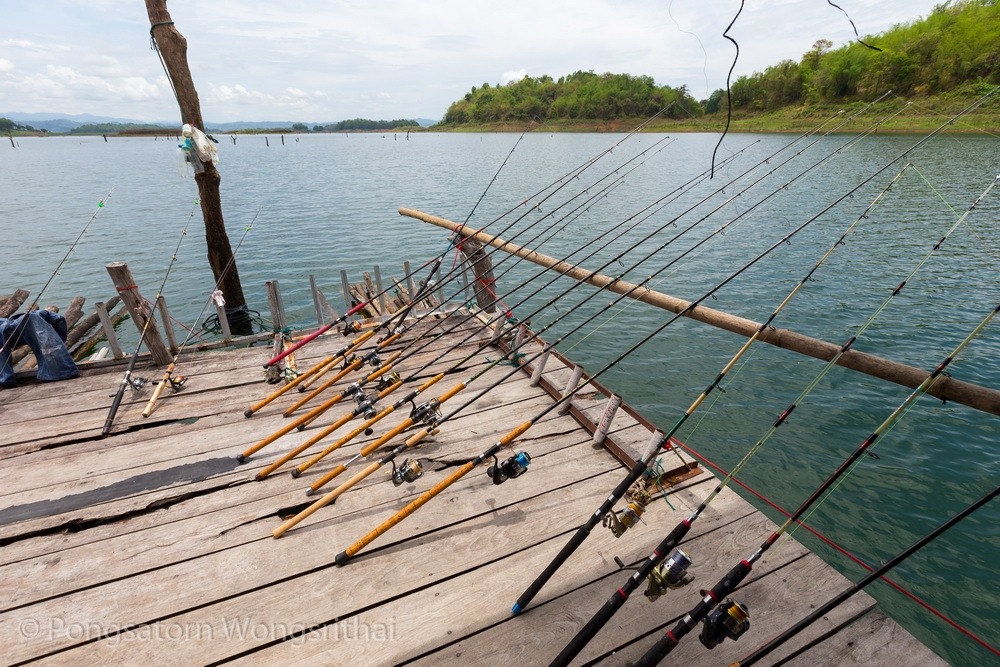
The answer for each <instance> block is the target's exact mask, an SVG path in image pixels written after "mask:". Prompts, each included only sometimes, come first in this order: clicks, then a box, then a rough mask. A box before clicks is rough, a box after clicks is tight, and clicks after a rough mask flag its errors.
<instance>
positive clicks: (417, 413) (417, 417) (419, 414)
mask: <svg viewBox="0 0 1000 667" xmlns="http://www.w3.org/2000/svg"><path fill="white" fill-rule="evenodd" d="M731 157H735V155H734V156H731ZM702 176H704V174H703V175H702ZM694 180H696V179H692V181H694ZM648 208H649V207H647V209H648ZM644 210H646V209H644ZM633 217H634V216H633ZM647 217H648V216H647ZM645 219H646V218H640V219H638V220H637V221H636V222H634V223H633V225H632V226H631V227H630V228H629V229H626V230H624V231H623V232H621V233H620V234H619V237H621V236H623V235H624V234H625V233H627V232H628V231H629V230H630V229H632V228H634V227H635V226H636V225H638V224H640V223H641V222H643V221H644V220H645ZM626 220H628V218H627V219H626ZM670 224H672V223H668V224H667V225H664V226H663V227H661V228H660V229H658V230H657V231H656V232H653V233H652V234H650V235H649V236H647V237H646V238H644V239H642V240H641V241H639V242H638V243H636V244H634V245H633V246H631V247H630V248H628V249H626V250H625V251H623V252H621V253H619V254H618V255H617V256H615V257H613V258H612V259H610V260H608V261H607V262H606V263H605V264H604V265H603V266H601V267H598V268H597V269H595V270H594V271H593V272H592V273H591V276H593V275H596V274H597V273H598V272H600V271H601V270H603V269H604V268H606V267H607V266H610V265H611V264H612V263H614V262H616V261H620V259H621V258H622V257H624V256H625V255H627V254H628V253H629V252H631V251H632V250H634V249H635V248H636V247H638V246H639V245H640V244H642V243H643V242H645V241H647V240H648V239H649V238H652V236H653V235H655V234H656V233H657V232H659V231H662V230H663V229H665V228H666V227H668V226H670ZM685 231H687V230H685ZM682 233H683V232H682ZM679 236H680V235H678V236H677V237H674V238H673V239H671V240H670V241H668V242H667V243H666V244H663V245H662V246H660V247H659V248H657V249H656V250H654V251H653V252H651V253H649V254H648V255H646V256H645V257H644V258H643V259H642V260H640V261H639V262H637V263H636V264H634V265H633V266H632V267H631V268H630V269H626V272H627V271H628V270H634V269H635V268H637V267H638V266H639V265H641V264H642V263H643V262H645V261H647V260H648V259H649V258H650V257H652V256H654V255H656V254H658V253H659V252H660V251H662V250H663V249H664V248H666V247H667V245H669V244H670V243H671V242H673V241H674V240H676V238H678V237H679ZM599 238H601V237H598V239H599ZM598 239H594V241H596V240H598ZM613 240H614V239H612V241H613ZM594 241H591V242H590V243H588V244H586V245H584V246H583V248H586V247H587V245H590V244H591V243H593V242H594ZM610 242H611V241H609V242H608V243H610ZM606 245H607V244H606ZM583 248H580V249H577V250H575V251H574V252H573V253H571V255H570V257H571V256H572V255H573V254H575V253H576V252H579V251H580V250H582V249H583ZM601 249H602V248H598V249H597V250H594V251H593V252H592V253H591V254H590V255H588V258H589V257H590V256H592V255H594V254H596V253H597V252H599V251H600V250H601ZM688 252H691V249H689V250H688V251H686V252H685V253H682V255H681V257H683V256H684V255H685V254H687V253H688ZM567 259H568V257H567ZM679 259H680V258H677V259H675V260H674V261H673V262H670V263H668V264H667V265H665V266H664V267H662V268H661V269H660V270H659V271H657V273H656V274H654V275H652V276H649V277H648V278H647V279H646V281H644V283H645V282H647V281H649V280H652V279H653V278H654V277H655V276H656V275H658V274H659V273H661V272H663V271H665V270H666V269H667V268H669V267H670V266H671V265H672V264H673V263H675V262H676V261H678V260H679ZM544 273H545V271H542V272H540V273H538V274H536V275H535V276H533V278H532V279H531V280H534V278H537V277H538V276H540V275H542V274H544ZM624 274H625V273H624V272H623V273H622V276H623V275H624ZM560 277H561V276H560V275H559V274H557V275H556V276H555V277H553V278H552V279H551V280H550V281H549V282H548V283H546V284H545V285H543V286H541V287H540V288H538V289H536V290H535V291H534V292H533V293H532V294H530V295H529V296H528V297H525V298H524V299H522V301H521V302H520V303H524V302H526V301H527V300H528V299H530V298H532V297H533V296H535V295H537V294H538V293H539V292H541V291H542V290H544V289H545V288H546V287H548V286H549V285H551V284H552V283H554V282H555V281H556V280H558V279H559V278H560ZM620 277H621V276H619V278H620ZM528 282H531V281H530V280H529V281H528ZM525 284H526V283H525ZM522 286H523V285H522ZM577 286H578V284H577V283H574V284H573V285H571V286H569V287H568V288H566V289H565V290H564V291H563V292H561V293H559V294H557V295H555V296H554V297H552V298H550V299H549V301H548V302H546V303H544V304H542V305H541V306H539V307H537V308H536V309H535V310H534V311H533V312H531V313H529V315H528V316H527V317H526V319H530V318H531V317H533V316H534V315H536V314H538V313H540V312H542V311H544V310H546V309H547V308H549V307H551V306H552V305H553V304H554V303H555V302H556V301H558V300H559V299H561V298H562V297H564V296H566V295H567V294H569V293H570V292H571V291H573V290H574V289H576V287H577ZM640 287H641V285H637V286H635V287H633V289H632V290H630V291H629V292H627V293H626V294H625V295H623V296H619V297H618V298H617V299H616V301H615V302H613V303H612V304H609V306H608V307H611V306H613V305H614V303H617V302H619V301H621V300H622V299H624V298H626V297H627V296H628V294H630V293H631V292H632V291H634V290H636V289H639V288H640ZM515 291H516V290H515ZM600 293H601V290H598V291H596V292H594V293H593V294H591V295H590V296H588V297H587V298H585V299H584V300H583V301H581V302H578V303H577V304H575V305H574V306H573V308H571V309H570V310H569V311H568V312H565V313H562V314H561V315H560V316H559V317H558V318H556V319H555V320H554V321H552V322H550V323H549V324H548V325H546V326H545V327H544V328H543V329H542V330H540V331H537V332H534V333H532V335H531V336H530V337H529V338H528V339H526V340H523V341H522V342H521V343H520V344H518V345H515V346H513V348H512V349H511V350H510V351H509V352H508V353H507V355H506V356H512V355H516V354H517V350H518V349H519V348H520V347H523V346H525V345H527V344H529V343H530V342H531V341H532V340H534V339H536V338H538V337H539V336H541V335H542V333H544V332H545V331H546V330H548V329H549V328H551V327H553V326H555V324H557V323H558V322H559V321H560V320H562V319H563V318H565V317H567V316H569V315H570V314H571V313H572V312H574V311H575V310H577V309H578V308H580V307H582V306H583V305H584V304H586V303H587V302H589V301H590V299H592V298H594V297H596V296H598V295H599V294H600ZM520 303H519V304H517V305H520ZM600 312H603V311H600ZM600 312H598V313H597V314H595V315H593V316H592V317H590V318H588V319H587V320H585V321H584V322H582V323H581V324H580V325H578V326H577V328H576V329H574V330H579V329H580V328H582V327H583V326H585V325H586V324H588V323H589V322H591V321H593V319H594V318H596V317H597V316H599V315H600ZM501 318H502V315H501ZM489 324H490V323H489V322H486V323H485V324H484V327H488V326H489ZM460 325H461V323H459V324H456V325H455V327H452V330H454V328H456V327H457V326H460ZM478 331H479V330H478V329H477V330H475V331H473V332H472V333H470V334H469V335H467V336H466V338H464V339H463V340H462V341H459V342H458V343H457V344H456V345H453V346H452V347H451V348H450V349H448V350H446V351H445V352H444V353H442V354H440V355H439V356H438V357H436V358H434V359H432V360H431V361H429V362H427V363H426V364H425V365H424V366H423V367H421V368H420V369H419V370H417V371H414V372H413V373H412V374H411V375H410V377H409V378H407V379H406V380H404V383H405V382H409V381H410V380H412V379H413V378H416V377H418V376H419V375H420V373H422V372H423V371H424V370H425V369H427V368H429V367H430V366H432V365H433V364H434V363H436V362H437V361H439V360H441V359H442V358H443V357H444V356H446V355H447V354H449V353H450V351H451V350H453V349H456V348H458V347H460V346H462V345H463V344H464V343H465V342H466V341H468V340H470V339H471V338H473V337H475V336H476V335H477V334H478ZM564 337H565V336H564ZM564 337H563V338H564ZM563 338H560V339H559V341H561V340H562V339H563ZM557 342H558V341H557ZM488 344H489V343H486V344H485V345H488ZM555 344H557V343H553V345H555ZM485 345H480V346H479V347H478V348H477V349H475V350H473V351H472V352H471V353H470V354H469V355H468V356H466V357H465V358H464V359H462V360H460V361H458V362H456V363H455V364H453V365H452V367H451V368H450V369H449V370H447V371H445V372H444V373H441V374H439V376H437V377H435V378H432V379H431V380H430V381H429V382H428V383H425V385H423V386H422V387H421V388H419V389H417V390H414V391H413V392H411V394H409V395H407V396H406V397H404V398H403V399H400V400H399V401H397V402H396V403H395V404H393V405H391V406H388V407H387V408H385V409H384V410H383V411H381V412H379V413H377V414H375V415H374V416H371V417H370V418H369V419H368V420H367V421H366V422H365V423H364V424H362V425H361V426H358V427H357V428H356V429H354V430H353V431H351V432H350V433H348V434H347V435H345V436H343V437H342V438H340V439H339V440H337V441H336V442H335V443H333V444H331V445H329V446H328V447H327V448H326V449H324V450H323V451H322V452H320V453H319V454H317V455H315V456H313V457H312V458H311V459H309V460H308V461H306V462H305V463H303V464H300V465H299V466H298V467H297V468H295V469H294V470H293V471H292V475H293V476H296V477H297V476H298V475H300V474H301V473H303V472H305V470H307V469H308V468H309V467H311V466H312V465H314V464H315V463H317V462H319V461H320V460H321V459H323V458H324V457H326V456H327V455H328V454H330V453H332V452H333V451H335V450H336V449H338V448H339V447H341V446H343V445H344V444H346V443H347V442H349V441H350V440H352V439H353V438H355V437H356V436H357V435H359V434H360V433H362V432H365V433H370V427H371V426H372V425H373V424H375V423H376V422H378V421H380V420H381V419H383V418H384V417H386V416H388V415H389V414H391V413H392V412H394V411H395V410H397V409H398V408H400V407H402V406H403V405H405V404H406V403H407V402H410V403H413V399H414V398H415V397H416V395H417V394H419V393H420V392H422V391H423V390H425V389H426V388H427V387H428V386H429V385H430V384H433V383H434V382H437V381H438V380H440V379H441V378H442V377H444V375H446V374H448V373H451V372H454V371H455V370H457V369H458V368H460V367H461V366H462V365H463V364H464V363H466V362H467V361H469V360H471V359H472V358H474V357H475V356H476V355H478V354H479V352H480V351H481V350H482V349H483V347H485ZM503 360H504V358H500V359H498V360H497V361H495V362H493V363H492V364H489V365H487V367H486V368H484V369H483V370H482V371H480V372H479V373H477V374H476V375H474V376H473V377H472V378H470V379H468V380H466V381H464V382H462V383H459V385H458V386H457V387H456V388H453V390H449V391H448V392H446V393H445V395H443V396H441V397H438V399H435V401H432V403H434V405H433V409H432V410H430V411H429V412H428V407H429V406H428V405H425V406H423V407H422V408H418V406H416V405H415V404H414V413H413V414H412V415H411V417H409V418H407V419H405V420H403V422H401V423H400V424H399V425H397V426H396V427H394V428H393V429H391V430H390V431H389V432H388V433H386V434H385V435H383V436H382V437H381V438H380V439H379V440H377V441H376V442H375V443H372V444H371V445H369V446H368V447H366V448H365V449H364V450H363V451H362V454H360V455H358V456H355V457H354V459H352V462H353V461H355V460H357V459H358V458H359V457H361V456H367V455H368V454H369V453H370V452H371V451H374V449H377V448H378V447H379V446H381V445H382V444H384V443H385V442H387V441H388V440H389V439H391V438H392V437H395V436H396V435H398V434H399V433H401V432H402V431H404V430H406V429H407V428H409V427H410V426H412V425H414V424H415V423H418V422H420V421H421V420H422V419H426V418H429V417H430V416H432V415H433V414H435V413H436V410H437V408H439V407H440V404H441V403H442V402H444V401H445V400H447V399H448V398H451V397H452V396H454V395H455V394H456V393H457V392H458V391H460V390H461V389H464V388H465V387H466V386H468V384H469V383H471V382H472V381H474V380H475V379H477V378H478V377H480V376H481V375H483V374H484V373H485V372H486V371H488V370H489V369H490V368H492V367H493V366H494V365H496V364H498V363H502V362H503ZM516 370H517V369H515V370H514V371H513V372H516ZM513 372H512V373H511V374H513ZM509 376H510V374H509V375H507V376H505V378H504V379H506V377H509ZM491 389H492V387H491ZM479 396H482V394H480V395H479ZM477 398H478V397H477ZM466 405H468V403H467V404H466ZM463 407H464V406H463ZM353 414H354V416H358V415H359V414H360V413H359V411H358V410H355V411H354V413H353ZM351 418H352V417H351V415H345V416H344V417H343V418H342V420H338V421H337V422H335V423H334V424H333V425H331V427H329V428H328V429H325V430H324V431H323V432H321V433H318V434H317V435H316V436H314V437H312V438H310V439H309V440H308V441H306V442H305V443H303V444H302V445H300V446H299V447H297V448H295V449H293V450H291V451H289V452H287V453H286V454H285V455H284V456H282V457H281V458H280V459H279V460H278V461H275V462H274V463H273V464H271V465H270V466H268V467H267V468H265V469H264V470H263V471H261V472H260V473H258V479H259V478H261V477H263V476H266V475H268V474H270V473H271V472H273V471H274V470H276V469H277V468H278V467H280V466H281V465H283V464H284V463H286V462H287V461H289V460H291V459H292V458H294V457H295V456H297V455H298V454H300V453H301V452H303V451H305V449H307V448H308V447H310V446H312V445H313V444H316V443H317V442H319V441H320V440H322V439H323V438H324V437H326V435H329V434H330V433H332V432H333V431H334V430H336V428H338V427H339V426H341V425H343V424H344V423H346V421H350V419H351ZM343 420H346V421H343ZM349 464H350V463H348V464H347V465H349ZM346 467H347V466H346V465H343V464H342V465H341V466H338V467H337V468H335V469H334V470H333V471H331V472H330V473H328V474H327V475H325V476H324V477H323V478H321V479H320V480H317V481H316V482H314V483H313V484H312V485H311V486H310V489H309V490H307V492H306V493H307V494H308V495H311V492H313V491H317V490H319V489H320V488H321V487H322V486H324V485H325V484H326V483H327V482H329V481H330V480H332V479H333V478H334V477H336V476H337V475H338V474H340V472H342V471H343V470H345V469H346Z"/></svg>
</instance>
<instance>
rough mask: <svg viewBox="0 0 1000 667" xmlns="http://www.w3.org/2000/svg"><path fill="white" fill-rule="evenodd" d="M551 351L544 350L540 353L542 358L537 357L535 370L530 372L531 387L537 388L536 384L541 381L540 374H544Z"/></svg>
mask: <svg viewBox="0 0 1000 667" xmlns="http://www.w3.org/2000/svg"><path fill="white" fill-rule="evenodd" d="M551 352H552V350H549V349H546V350H545V351H544V352H542V356H540V357H538V361H536V362H535V370H533V371H532V372H531V386H532V387H537V386H538V383H539V382H541V381H542V373H543V372H545V364H546V363H548V361H549V354H550V353H551Z"/></svg>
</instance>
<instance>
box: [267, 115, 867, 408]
mask: <svg viewBox="0 0 1000 667" xmlns="http://www.w3.org/2000/svg"><path fill="white" fill-rule="evenodd" d="M879 99H881V98H879ZM876 101H877V100H876ZM872 104H874V102H873V103H872ZM867 106H870V105H867ZM867 106H866V107H864V108H863V109H861V110H859V111H858V112H856V113H855V114H853V115H852V116H850V117H848V118H846V119H844V120H843V121H842V122H841V123H840V124H839V125H838V126H837V127H841V126H843V124H844V123H846V122H848V121H849V120H850V119H851V118H853V117H855V116H856V115H857V114H860V113H862V112H863V111H864V109H866V108H867ZM841 113H842V112H841ZM838 116H840V113H838V114H837V115H835V116H834V117H833V118H832V119H829V120H827V121H825V122H824V123H821V124H820V126H819V127H820V128H822V126H824V125H826V124H827V123H828V122H830V121H831V120H833V119H836V118H837V117H838ZM837 127H835V128H834V129H833V130H830V131H828V132H827V135H828V134H830V133H832V132H834V131H836V129H837ZM876 127H877V126H876ZM816 131H818V130H814V131H810V132H807V133H805V134H804V135H802V136H800V137H799V138H797V139H796V140H794V141H792V142H790V143H789V144H787V145H785V146H783V147H781V148H780V149H778V150H777V151H775V152H774V153H773V154H771V155H770V156H768V157H767V158H764V160H762V161H760V162H759V163H757V164H756V165H754V166H753V167H751V168H750V169H748V170H746V171H745V172H743V173H742V174H740V175H739V176H737V177H736V178H734V179H732V180H731V181H730V183H729V184H727V185H726V186H722V187H720V188H718V189H717V190H716V191H714V192H713V193H712V194H710V195H709V196H707V197H705V198H703V199H702V200H701V201H699V202H697V203H695V204H694V205H693V206H691V207H690V208H688V209H687V210H685V211H684V212H682V213H681V214H680V215H678V216H676V217H675V218H674V219H673V220H671V221H669V222H668V223H666V224H665V225H663V226H662V227H660V228H659V230H657V231H661V230H663V229H665V228H666V227H668V226H671V225H673V224H675V223H676V221H677V220H679V219H680V218H681V217H682V216H684V215H686V214H687V213H689V212H691V211H692V210H694V209H695V208H697V206H699V205H701V204H702V203H704V202H705V201H707V200H708V199H709V198H710V197H711V196H714V195H715V194H718V193H720V192H724V190H725V187H727V186H728V185H731V184H732V183H733V182H736V181H737V180H738V179H740V178H742V177H743V176H745V175H746V174H748V173H750V172H752V171H753V170H754V169H756V168H757V167H758V166H760V165H761V164H765V163H767V162H768V161H769V160H771V159H773V158H774V157H775V156H776V155H778V154H780V153H781V152H783V151H785V150H787V149H788V148H789V147H791V146H793V145H795V144H796V143H797V142H798V141H799V140H801V139H802V138H804V137H808V136H810V135H811V134H814V133H815V132H816ZM824 136H825V135H824ZM816 141H819V140H818V139H817V140H816ZM815 143H816V142H813V144H810V146H811V145H814V144H815ZM807 148H808V147H807ZM744 150H745V149H744ZM805 150H806V149H802V150H800V151H799V152H798V153H796V154H795V155H794V156H793V157H792V158H790V159H789V160H787V161H785V162H783V163H782V164H781V165H779V167H776V168H775V169H772V170H771V171H770V172H768V174H766V175H765V176H763V177H761V178H759V179H758V180H757V181H755V182H754V183H752V184H751V185H750V186H747V187H746V188H744V189H743V190H742V191H740V192H739V193H737V194H736V195H734V196H733V197H731V198H730V199H729V200H727V201H726V202H724V203H723V204H722V205H720V206H719V207H717V208H716V209H714V210H713V211H712V212H710V213H709V214H708V215H706V216H704V217H702V218H701V219H700V220H698V221H697V222H695V223H694V224H693V225H691V226H690V227H688V228H687V229H686V230H684V232H682V233H681V234H679V235H678V236H680V235H683V234H684V233H686V232H687V231H690V230H691V229H693V228H694V226H696V225H698V224H700V223H701V222H703V221H704V220H706V219H708V218H709V217H710V216H711V215H712V214H714V213H716V212H717V211H718V210H720V209H721V208H722V207H723V206H725V205H726V204H728V203H730V202H732V201H734V200H735V199H736V198H738V197H739V196H742V195H743V194H744V193H745V192H746V191H748V190H749V189H750V188H751V187H753V186H754V185H756V184H757V183H759V182H761V181H762V180H763V179H764V178H766V177H767V176H768V175H770V174H772V173H774V172H775V171H777V169H778V168H780V167H781V166H784V164H787V162H788V161H790V160H791V159H794V157H797V156H798V155H801V154H802V153H803V152H804V151H805ZM738 154H739V152H737V153H736V154H735V155H738ZM833 154H836V152H835V153H833ZM833 154H831V155H830V156H832V155H833ZM735 155H734V156H731V158H732V157H735ZM830 156H828V157H830ZM731 158H730V159H731ZM821 162H822V161H821ZM814 166H815V165H814ZM800 176H801V175H800ZM602 180H603V179H602ZM695 180H696V179H692V181H689V183H692V182H694V181H695ZM787 185H788V184H786V186H785V187H787ZM675 192H676V190H675ZM668 197H669V195H668V196H665V197H663V198H661V199H660V200H658V201H657V202H654V203H653V204H650V205H648V206H647V207H646V208H645V209H643V210H642V211H640V213H642V212H645V211H648V210H649V209H654V210H653V212H652V213H650V214H649V215H648V216H647V218H648V217H651V216H652V215H653V214H655V213H656V212H658V211H659V210H661V209H662V208H663V207H665V206H666V205H667V204H666V203H663V202H665V201H666V200H667V199H668ZM765 201H766V199H765ZM760 203H762V202H758V205H759V204H760ZM657 204H660V206H659V208H655V207H656V205H657ZM750 210H753V209H752V208H751V209H750ZM749 212H750V211H749V210H748V211H746V212H745V214H746V213H749ZM637 215H638V213H637V214H636V216H637ZM740 217H742V216H739V217H737V218H736V219H735V220H733V221H731V222H730V223H729V224H733V223H735V222H736V220H738V219H740ZM626 220H628V218H627V219H626ZM642 221H644V219H642V220H639V221H638V222H636V223H635V224H634V225H633V228H634V226H635V225H637V224H638V223H639V222H642ZM727 226H728V225H727ZM724 229H725V227H724V228H723V229H720V230H717V231H716V233H717V234H719V233H722V231H723V230H724ZM654 233H656V232H654ZM651 236H652V235H650V237H651ZM596 240H597V239H595V241H596ZM674 240H676V238H675V239H674ZM592 242H593V241H592ZM508 244H510V241H509V240H507V241H504V242H503V244H502V245H501V246H498V247H497V249H501V248H503V247H504V246H506V245H508ZM588 245H589V244H588ZM583 247H586V246H583ZM581 249H582V248H581ZM661 249H662V248H661ZM578 251H579V250H576V251H574V252H573V253H571V254H570V255H569V256H567V258H566V259H569V257H572V256H573V255H574V254H575V253H576V252H578ZM620 257H621V255H620V256H619V258H620ZM521 259H523V258H521ZM518 261H520V259H519V260H518ZM564 261H565V260H564ZM515 265H516V264H515ZM511 268H512V267H511ZM602 268H603V267H602ZM542 273H544V270H543V271H542V272H539V273H538V274H536V275H535V276H534V277H533V278H532V279H531V280H533V279H534V278H535V277H538V276H539V275H541V274H542ZM528 282H530V280H529V281H528ZM525 284H526V283H525ZM514 291H516V289H515V290H514ZM460 292H461V290H459V292H456V295H457V294H458V293H460ZM512 293H513V292H512ZM536 293H537V292H536ZM496 301H499V299H496V300H494V303H496ZM522 302H523V300H522ZM498 320H499V318H498ZM491 324H492V323H486V324H485V325H484V326H490V325H491ZM434 326H437V324H435V325H434ZM457 326H459V325H458V324H456V325H454V326H453V327H452V328H451V330H454V329H455V328H456V327H457ZM304 402H305V401H302V402H300V403H298V404H296V406H293V408H290V409H289V411H286V416H287V413H288V412H291V411H293V410H294V409H295V408H297V407H298V406H299V405H301V403H304Z"/></svg>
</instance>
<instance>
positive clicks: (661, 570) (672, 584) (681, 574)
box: [615, 549, 694, 602]
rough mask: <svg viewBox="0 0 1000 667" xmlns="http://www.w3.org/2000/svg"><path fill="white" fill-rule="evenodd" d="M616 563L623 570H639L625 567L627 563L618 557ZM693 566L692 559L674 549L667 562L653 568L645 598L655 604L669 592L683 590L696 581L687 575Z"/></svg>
mask: <svg viewBox="0 0 1000 667" xmlns="http://www.w3.org/2000/svg"><path fill="white" fill-rule="evenodd" d="M615 562H616V563H618V567H619V568H621V569H622V570H626V569H628V570H637V569H638V568H636V567H629V568H626V567H625V563H623V562H622V559H621V558H619V557H618V556H615ZM690 565H691V557H690V556H688V555H687V554H686V553H684V552H683V551H681V550H680V549H674V550H673V551H672V552H671V553H670V556H668V557H667V559H666V560H665V561H663V562H662V563H660V564H659V565H657V566H656V567H654V568H653V570H652V571H651V572H650V573H649V575H648V576H647V577H646V591H645V593H644V594H645V596H646V597H647V598H648V599H649V601H650V602H653V601H654V600H656V599H657V598H659V597H660V596H661V595H663V594H664V593H666V592H667V591H668V590H671V589H674V588H681V587H682V586H686V585H688V584H690V583H691V582H692V581H694V577H693V576H689V575H688V574H687V569H688V567H690Z"/></svg>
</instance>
